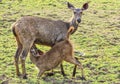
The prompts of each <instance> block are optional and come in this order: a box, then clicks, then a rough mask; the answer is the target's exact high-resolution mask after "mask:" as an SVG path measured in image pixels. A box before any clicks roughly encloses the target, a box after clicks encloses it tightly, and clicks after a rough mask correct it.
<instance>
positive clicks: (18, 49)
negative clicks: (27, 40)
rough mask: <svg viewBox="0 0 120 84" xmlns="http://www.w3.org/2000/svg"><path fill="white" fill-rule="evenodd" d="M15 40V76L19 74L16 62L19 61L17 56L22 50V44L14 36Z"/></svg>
mask: <svg viewBox="0 0 120 84" xmlns="http://www.w3.org/2000/svg"><path fill="white" fill-rule="evenodd" d="M16 41H17V45H18V47H17V50H16V53H15V56H14V61H15V62H14V63H15V67H16V75H17V76H20V71H19V66H18V63H19V56H20V53H21V51H22V44H21V43H20V41H19V39H18V38H17V37H16Z"/></svg>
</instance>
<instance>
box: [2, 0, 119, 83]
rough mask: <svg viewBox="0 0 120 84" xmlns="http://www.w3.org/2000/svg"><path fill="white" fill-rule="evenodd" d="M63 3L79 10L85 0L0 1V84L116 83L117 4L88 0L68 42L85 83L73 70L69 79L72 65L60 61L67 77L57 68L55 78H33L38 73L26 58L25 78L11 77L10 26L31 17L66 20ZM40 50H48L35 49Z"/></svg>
mask: <svg viewBox="0 0 120 84" xmlns="http://www.w3.org/2000/svg"><path fill="white" fill-rule="evenodd" d="M66 1H69V2H70V3H72V4H74V6H76V7H78V8H79V7H82V5H83V3H85V2H87V0H84V1H83V0H2V2H0V83H2V84H8V83H9V84H39V83H41V84H120V1H119V0H89V1H90V3H89V8H88V10H86V11H84V13H83V16H82V22H81V23H80V25H79V28H78V30H77V32H75V34H73V35H71V37H70V39H71V41H72V43H73V45H74V50H76V51H80V52H82V53H84V55H83V56H79V54H75V56H76V57H78V58H79V60H80V61H81V63H82V64H83V67H84V71H85V76H86V79H87V80H86V81H82V80H81V79H80V76H81V72H80V69H79V68H78V69H77V74H76V77H75V78H74V79H73V78H72V70H73V67H74V65H71V64H69V63H66V62H64V69H65V73H66V74H67V76H66V77H65V78H64V77H63V76H62V75H61V74H60V67H57V68H56V69H54V72H55V75H54V76H51V77H46V76H45V75H44V76H43V78H41V79H39V80H38V79H37V78H36V76H37V73H38V70H37V68H36V67H35V65H34V64H32V62H31V61H30V59H29V56H28V57H27V61H26V68H27V73H28V79H26V80H23V79H21V78H18V77H17V76H16V74H15V66H14V58H13V57H14V54H15V51H16V47H17V45H16V41H15V38H14V36H13V34H12V31H11V25H12V24H13V23H14V22H15V21H16V20H17V19H19V18H20V17H22V16H25V15H32V16H38V17H45V18H49V19H53V20H64V21H69V19H70V18H71V16H72V11H71V10H69V9H68V8H67V6H66V4H65V2H66ZM38 47H39V48H40V49H42V50H43V51H47V50H49V47H45V46H39V45H38Z"/></svg>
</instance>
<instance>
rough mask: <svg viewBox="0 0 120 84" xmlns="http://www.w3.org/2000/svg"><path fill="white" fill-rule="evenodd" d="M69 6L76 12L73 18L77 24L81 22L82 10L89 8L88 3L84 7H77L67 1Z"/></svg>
mask: <svg viewBox="0 0 120 84" xmlns="http://www.w3.org/2000/svg"><path fill="white" fill-rule="evenodd" d="M67 6H68V8H69V9H71V10H72V11H73V13H74V17H73V20H74V22H76V23H77V24H78V23H80V22H81V16H82V12H83V11H84V10H86V9H88V3H84V4H83V6H82V8H75V7H74V6H73V5H72V4H71V3H69V2H67Z"/></svg>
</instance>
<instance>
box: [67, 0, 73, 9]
mask: <svg viewBox="0 0 120 84" xmlns="http://www.w3.org/2000/svg"><path fill="white" fill-rule="evenodd" d="M67 6H68V8H69V9H72V10H73V9H75V7H74V6H73V5H72V4H71V3H69V2H67Z"/></svg>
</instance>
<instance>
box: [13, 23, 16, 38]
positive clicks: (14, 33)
mask: <svg viewBox="0 0 120 84" xmlns="http://www.w3.org/2000/svg"><path fill="white" fill-rule="evenodd" d="M12 32H13V35H14V36H15V37H17V34H16V32H15V26H14V25H13V26H12Z"/></svg>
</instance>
